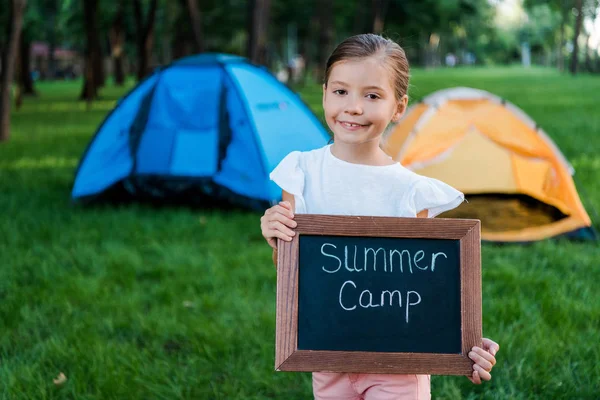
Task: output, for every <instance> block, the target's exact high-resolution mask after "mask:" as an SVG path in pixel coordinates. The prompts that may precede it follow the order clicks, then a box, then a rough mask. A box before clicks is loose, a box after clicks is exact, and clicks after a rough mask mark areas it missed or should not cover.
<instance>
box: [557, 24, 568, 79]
mask: <svg viewBox="0 0 600 400" xmlns="http://www.w3.org/2000/svg"><path fill="white" fill-rule="evenodd" d="M565 18H566V16H565V15H564V13H563V17H562V21H561V22H560V36H559V39H558V49H557V50H558V51H557V52H556V54H557V55H556V66H557V67H558V70H559V71H560V72H562V71H564V70H565V54H564V49H565V23H566V21H565Z"/></svg>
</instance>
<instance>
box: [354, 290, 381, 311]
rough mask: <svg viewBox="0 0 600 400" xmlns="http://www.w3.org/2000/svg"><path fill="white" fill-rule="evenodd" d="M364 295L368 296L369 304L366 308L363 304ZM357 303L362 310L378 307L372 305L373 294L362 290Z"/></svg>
mask: <svg viewBox="0 0 600 400" xmlns="http://www.w3.org/2000/svg"><path fill="white" fill-rule="evenodd" d="M365 293H368V294H369V304H367V305H366V306H365V305H364V304H363V301H362V299H363V295H364V294H365ZM358 303H359V304H360V306H361V307H362V308H374V307H379V305H377V304H373V293H371V291H369V290H363V291H362V293H361V294H360V297H359V298H358Z"/></svg>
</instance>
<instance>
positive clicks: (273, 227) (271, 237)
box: [260, 201, 298, 249]
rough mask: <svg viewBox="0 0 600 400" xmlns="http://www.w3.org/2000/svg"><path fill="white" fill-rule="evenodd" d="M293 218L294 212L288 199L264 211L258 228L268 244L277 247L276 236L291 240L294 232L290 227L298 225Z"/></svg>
mask: <svg viewBox="0 0 600 400" xmlns="http://www.w3.org/2000/svg"><path fill="white" fill-rule="evenodd" d="M293 218H294V213H293V212H292V205H291V204H290V202H289V201H281V202H279V204H277V205H275V206H273V207H271V208H268V209H267V211H265V215H263V216H262V217H261V218H260V229H261V230H262V235H263V236H264V238H265V239H266V240H267V243H269V246H271V247H272V248H274V249H277V238H280V239H283V240H285V241H287V242H290V241H291V240H292V237H293V236H294V235H295V234H296V232H294V231H293V230H292V229H290V228H295V227H296V226H297V225H298V224H297V223H296V221H294V220H293Z"/></svg>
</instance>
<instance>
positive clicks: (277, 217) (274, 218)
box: [269, 213, 298, 228]
mask: <svg viewBox="0 0 600 400" xmlns="http://www.w3.org/2000/svg"><path fill="white" fill-rule="evenodd" d="M273 222H281V223H282V224H284V225H286V226H289V227H290V228H295V227H296V226H298V223H297V222H296V221H294V220H293V219H291V218H290V217H289V216H287V215H284V214H280V213H273V214H271V215H269V223H271V224H272V223H273Z"/></svg>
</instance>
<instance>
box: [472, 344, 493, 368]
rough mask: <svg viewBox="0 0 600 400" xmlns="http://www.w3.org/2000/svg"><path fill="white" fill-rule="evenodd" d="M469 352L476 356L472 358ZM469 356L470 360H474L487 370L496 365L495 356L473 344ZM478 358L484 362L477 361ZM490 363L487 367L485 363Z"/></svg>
mask: <svg viewBox="0 0 600 400" xmlns="http://www.w3.org/2000/svg"><path fill="white" fill-rule="evenodd" d="M471 354H473V355H476V356H477V357H478V358H473V357H472V356H471ZM469 357H470V358H471V360H473V361H475V362H476V363H478V364H481V365H482V366H483V367H484V368H485V369H487V370H488V371H489V370H490V369H492V367H493V366H494V365H496V357H494V356H493V355H491V354H490V353H489V352H487V351H485V350H484V349H482V348H481V347H477V346H474V347H473V348H472V349H471V352H470V353H469ZM479 360H484V361H485V362H483V363H482V362H479ZM488 363H489V364H490V367H489V368H487V364H488Z"/></svg>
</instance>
